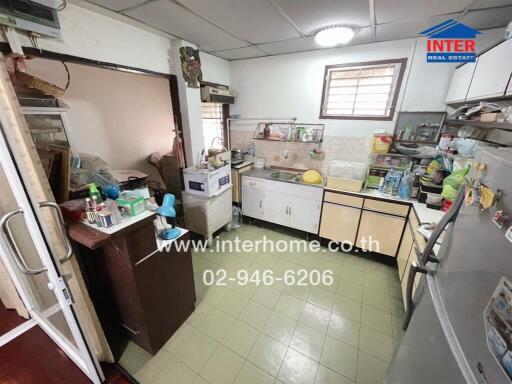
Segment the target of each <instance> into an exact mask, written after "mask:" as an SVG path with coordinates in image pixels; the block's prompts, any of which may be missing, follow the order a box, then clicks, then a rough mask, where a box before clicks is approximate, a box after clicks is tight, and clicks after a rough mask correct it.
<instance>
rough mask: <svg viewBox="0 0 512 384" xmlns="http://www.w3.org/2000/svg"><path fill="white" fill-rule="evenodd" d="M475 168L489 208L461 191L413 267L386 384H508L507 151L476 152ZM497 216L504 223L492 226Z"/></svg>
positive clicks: (511, 250)
mask: <svg viewBox="0 0 512 384" xmlns="http://www.w3.org/2000/svg"><path fill="white" fill-rule="evenodd" d="M475 162H478V163H482V164H485V165H486V170H485V171H483V172H482V171H477V170H473V169H472V170H471V171H470V174H469V178H470V179H471V178H473V177H477V178H478V179H481V183H482V185H484V186H486V187H488V188H490V189H491V190H492V191H493V192H494V193H495V196H496V198H495V203H494V205H493V206H492V207H490V208H488V209H486V210H483V211H482V210H481V209H480V207H479V206H477V205H468V203H467V202H466V197H465V195H464V191H461V193H459V196H458V198H457V201H456V202H454V204H453V205H452V208H451V210H450V211H449V212H448V213H447V214H446V215H445V216H444V217H443V219H442V220H441V222H440V223H439V224H438V225H437V227H436V229H435V231H434V233H433V234H432V235H431V237H430V239H429V241H428V244H427V246H426V248H425V251H424V252H423V254H422V255H421V257H420V258H419V260H418V264H417V265H415V266H414V267H413V268H411V272H410V275H409V276H408V289H407V297H406V301H407V305H406V316H405V321H404V328H405V334H404V336H403V339H402V341H401V343H400V344H399V345H398V346H397V348H396V349H395V352H394V355H393V358H392V361H391V363H390V366H389V368H388V371H387V373H386V377H385V379H384V383H386V384H402V383H403V384H413V383H414V384H434V383H435V384H438V383H439V384H444V383H446V384H459V383H460V384H466V383H471V384H476V383H480V384H503V383H512V229H511V225H512V149H511V148H486V147H482V148H480V149H479V150H478V151H477V153H476V155H475ZM478 172H480V174H478ZM482 174H483V177H482ZM497 213H498V215H497ZM500 213H501V214H502V216H501V217H506V216H507V215H508V216H509V217H510V218H509V219H508V220H505V221H504V222H503V221H500V220H496V217H498V216H499V214H500ZM500 224H501V227H500ZM441 234H442V236H441ZM440 237H442V243H441V247H440V249H439V251H438V252H437V254H436V255H435V257H434V256H433V254H432V253H431V250H432V249H433V247H434V245H435V243H436V242H437V241H438V240H439V238H440ZM417 274H420V275H422V278H421V283H420V285H419V287H418V289H416V291H415V294H414V295H412V283H413V281H414V278H415V277H416V276H417Z"/></svg>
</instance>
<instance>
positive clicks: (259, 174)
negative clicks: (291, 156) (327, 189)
mask: <svg viewBox="0 0 512 384" xmlns="http://www.w3.org/2000/svg"><path fill="white" fill-rule="evenodd" d="M275 172H290V173H300V172H295V171H286V170H284V169H274V168H263V169H256V168H253V169H251V170H249V171H247V172H244V173H243V175H242V177H245V176H250V177H256V178H258V179H266V180H273V181H280V182H283V183H290V184H295V185H304V186H306V187H315V188H323V187H324V186H325V183H321V184H306V183H299V182H297V181H293V180H280V179H273V178H272V177H270V175H271V174H273V173H275Z"/></svg>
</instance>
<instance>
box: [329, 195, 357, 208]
mask: <svg viewBox="0 0 512 384" xmlns="http://www.w3.org/2000/svg"><path fill="white" fill-rule="evenodd" d="M363 200H364V199H363V198H362V197H356V196H351V195H344V194H342V193H334V192H325V196H324V201H327V202H329V203H336V204H343V205H348V206H350V207H357V208H361V207H362V206H363Z"/></svg>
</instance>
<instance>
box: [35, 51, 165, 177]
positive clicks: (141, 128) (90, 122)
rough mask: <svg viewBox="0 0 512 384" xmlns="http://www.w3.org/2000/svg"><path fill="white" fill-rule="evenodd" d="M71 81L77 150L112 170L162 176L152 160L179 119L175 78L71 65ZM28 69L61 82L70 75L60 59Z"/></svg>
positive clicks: (69, 92) (71, 112) (68, 93)
mask: <svg viewBox="0 0 512 384" xmlns="http://www.w3.org/2000/svg"><path fill="white" fill-rule="evenodd" d="M67 65H68V68H69V70H70V73H71V84H70V87H69V89H68V90H67V91H66V94H65V95H64V97H63V98H62V100H63V101H64V102H65V103H66V104H67V105H68V106H69V111H68V117H69V121H70V125H71V136H72V140H73V143H74V145H75V146H76V149H77V150H78V151H79V152H85V153H90V154H94V155H97V156H99V157H101V158H102V159H103V160H105V161H106V162H107V163H108V164H110V166H111V168H112V169H139V170H141V171H143V172H146V173H148V174H149V175H150V176H151V177H152V178H153V179H157V180H160V177H159V176H158V172H157V171H156V169H155V168H154V167H153V166H152V165H150V164H148V163H147V157H148V155H149V154H150V153H152V152H160V153H166V152H169V151H170V149H171V146H172V139H173V137H174V132H173V129H174V121H173V114H172V105H171V93H170V88H169V80H168V79H166V78H159V77H155V76H146V75H136V74H133V73H127V72H121V71H114V70H108V69H103V68H95V67H90V66H86V65H79V64H67ZM27 67H28V68H27V72H28V73H30V74H32V75H35V76H38V77H41V78H42V79H45V80H47V81H50V82H54V83H55V84H58V85H64V84H65V83H66V73H65V70H64V67H63V66H62V64H61V63H60V62H58V61H51V60H44V59H34V60H31V61H29V62H28V65H27Z"/></svg>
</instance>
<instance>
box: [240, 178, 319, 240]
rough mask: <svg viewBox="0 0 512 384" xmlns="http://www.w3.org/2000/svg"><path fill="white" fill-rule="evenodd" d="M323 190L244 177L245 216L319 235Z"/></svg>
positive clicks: (243, 205) (243, 198)
mask: <svg viewBox="0 0 512 384" xmlns="http://www.w3.org/2000/svg"><path fill="white" fill-rule="evenodd" d="M322 194H323V190H322V189H321V188H318V187H312V186H308V185H301V184H292V183H285V182H282V181H274V180H266V179H258V178H254V177H250V176H243V177H242V214H243V215H245V216H249V217H253V218H255V219H260V220H265V221H268V222H271V223H275V224H279V225H284V226H287V227H290V228H295V229H298V230H301V231H305V232H309V233H315V234H316V233H318V223H319V221H320V208H321V204H322Z"/></svg>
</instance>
